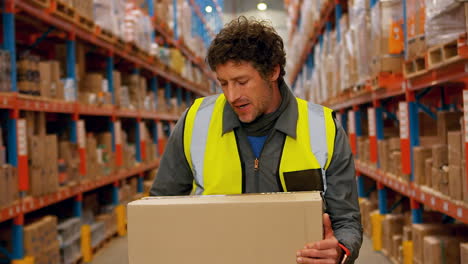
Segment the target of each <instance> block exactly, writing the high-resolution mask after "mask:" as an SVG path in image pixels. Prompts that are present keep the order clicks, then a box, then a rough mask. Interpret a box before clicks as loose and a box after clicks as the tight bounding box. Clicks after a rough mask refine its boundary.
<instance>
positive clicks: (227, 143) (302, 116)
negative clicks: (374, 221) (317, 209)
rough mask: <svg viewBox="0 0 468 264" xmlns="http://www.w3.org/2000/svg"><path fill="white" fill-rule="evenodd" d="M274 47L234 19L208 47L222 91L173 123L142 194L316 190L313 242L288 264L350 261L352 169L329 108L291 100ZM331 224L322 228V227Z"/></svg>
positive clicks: (357, 227) (357, 228)
mask: <svg viewBox="0 0 468 264" xmlns="http://www.w3.org/2000/svg"><path fill="white" fill-rule="evenodd" d="M285 56H286V55H285V52H284V49H283V41H282V39H281V37H280V36H279V35H278V34H277V33H276V31H275V30H274V29H273V28H272V27H271V26H269V25H268V24H267V23H265V22H264V21H256V20H253V19H247V18H245V17H239V18H238V19H236V20H234V21H232V22H231V23H230V24H228V25H227V26H225V27H224V28H223V29H222V30H221V32H219V34H218V35H217V36H216V37H215V39H214V40H213V42H212V43H211V46H210V48H209V49H208V55H207V61H208V63H209V65H210V67H211V69H212V70H214V71H215V72H216V75H217V78H218V80H219V82H220V84H221V87H222V90H223V94H220V95H214V96H209V97H206V98H202V99H198V100H196V101H195V102H194V103H193V105H192V106H191V107H190V108H189V109H188V111H187V112H186V113H184V115H183V116H182V118H181V119H180V121H179V122H178V123H177V125H176V126H175V129H174V131H173V132H172V135H171V137H170V138H169V142H168V144H167V147H166V150H165V153H164V155H163V157H162V160H161V164H160V168H159V172H158V175H157V177H156V180H155V181H154V183H153V187H152V189H151V195H156V196H162V195H188V194H190V193H191V192H192V187H193V186H194V185H195V193H196V194H205V195H206V194H239V193H262V192H284V191H311V190H320V191H324V192H325V194H324V197H325V203H326V206H327V209H326V212H327V213H328V214H324V234H325V238H324V240H322V241H310V242H311V243H308V244H306V245H305V247H304V248H303V249H298V251H297V252H291V254H292V257H293V256H294V254H295V253H296V255H297V257H296V258H297V259H296V261H297V263H341V262H346V263H353V262H354V260H355V259H356V258H357V257H358V254H359V249H360V247H361V243H362V228H361V223H360V213H359V205H358V200H357V191H356V182H355V178H354V175H355V169H354V163H353V157H352V153H351V151H350V148H349V144H348V141H347V137H346V134H345V132H344V130H343V128H342V127H341V126H340V124H339V123H338V122H336V121H335V119H334V117H333V113H332V110H330V109H328V108H325V107H322V106H320V105H315V104H312V103H307V102H306V101H304V100H301V99H298V98H295V97H294V95H293V94H292V93H291V91H290V90H289V88H288V86H287V85H286V84H285V82H284V80H283V76H284V74H285V71H284V66H285V63H286V58H285ZM330 220H331V222H330Z"/></svg>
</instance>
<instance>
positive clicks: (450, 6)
mask: <svg viewBox="0 0 468 264" xmlns="http://www.w3.org/2000/svg"><path fill="white" fill-rule="evenodd" d="M466 5H467V4H466V3H465V2H463V1H457V0H446V1H439V0H426V21H425V22H426V24H425V31H426V44H427V46H428V47H433V46H437V45H440V44H445V43H447V42H450V41H452V40H455V39H457V38H458V37H459V36H460V35H461V34H465V33H466V20H465V19H466V14H465V12H466V11H467V10H468V9H466V8H465V6H466Z"/></svg>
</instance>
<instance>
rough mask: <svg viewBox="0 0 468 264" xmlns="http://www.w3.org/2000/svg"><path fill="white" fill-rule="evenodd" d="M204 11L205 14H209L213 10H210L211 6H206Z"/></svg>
mask: <svg viewBox="0 0 468 264" xmlns="http://www.w3.org/2000/svg"><path fill="white" fill-rule="evenodd" d="M205 11H206V12H207V13H211V12H212V11H213V8H212V7H211V6H206V7H205Z"/></svg>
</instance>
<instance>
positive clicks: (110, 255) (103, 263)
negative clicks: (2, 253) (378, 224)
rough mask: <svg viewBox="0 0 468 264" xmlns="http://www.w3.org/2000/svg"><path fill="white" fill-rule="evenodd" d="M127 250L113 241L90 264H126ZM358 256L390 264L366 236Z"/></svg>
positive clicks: (123, 242) (123, 241)
mask: <svg viewBox="0 0 468 264" xmlns="http://www.w3.org/2000/svg"><path fill="white" fill-rule="evenodd" d="M127 249H128V248H127V237H120V238H117V239H114V240H112V241H111V242H110V243H109V245H107V246H106V247H104V248H103V249H102V250H101V251H99V252H98V253H97V255H96V256H95V258H94V261H93V262H92V263H91V264H128V255H127ZM360 255H361V256H360V257H359V259H358V260H357V261H356V264H368V263H380V264H391V262H390V261H389V260H388V259H387V258H386V257H385V256H384V255H382V254H381V253H378V252H375V251H373V250H372V241H371V240H370V239H369V238H367V237H366V236H364V243H363V244H362V248H361V254H360Z"/></svg>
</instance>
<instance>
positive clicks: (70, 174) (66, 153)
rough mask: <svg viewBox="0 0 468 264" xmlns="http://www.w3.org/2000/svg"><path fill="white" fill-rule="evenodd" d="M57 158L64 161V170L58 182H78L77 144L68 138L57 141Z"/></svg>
mask: <svg viewBox="0 0 468 264" xmlns="http://www.w3.org/2000/svg"><path fill="white" fill-rule="evenodd" d="M59 159H60V160H63V161H64V164H65V170H64V172H63V173H64V174H65V175H64V177H63V179H62V181H61V182H60V184H62V185H66V184H68V183H78V182H79V181H80V173H79V166H80V157H79V154H78V146H77V145H76V144H74V143H71V142H70V141H68V140H61V141H60V142H59Z"/></svg>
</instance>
